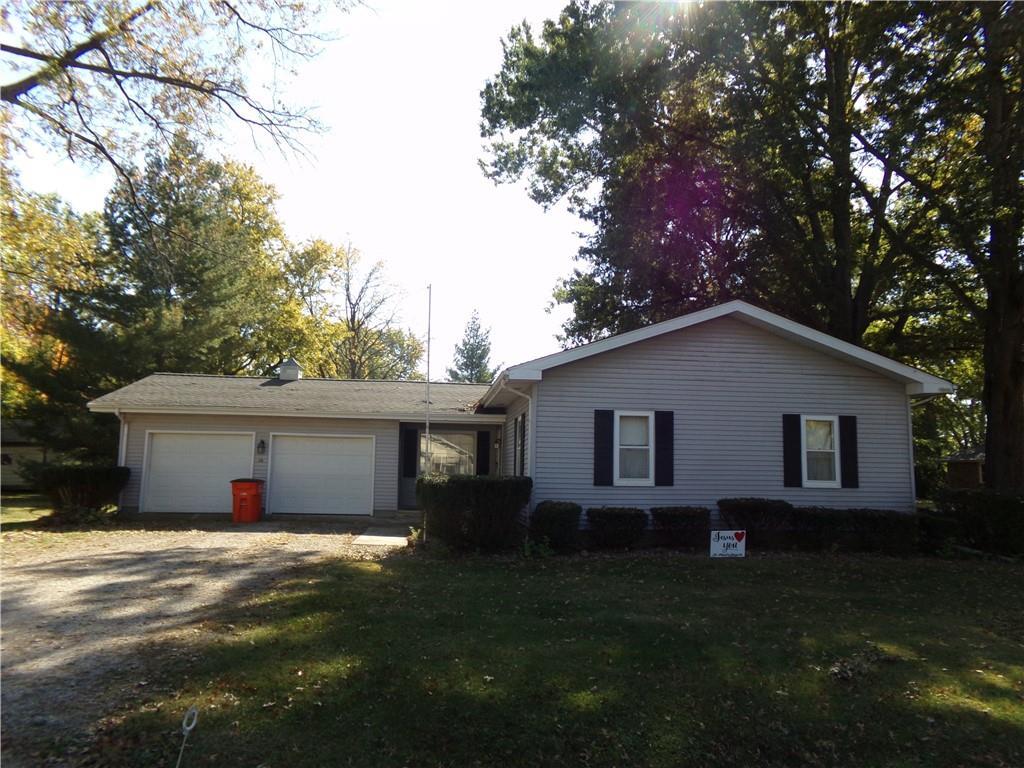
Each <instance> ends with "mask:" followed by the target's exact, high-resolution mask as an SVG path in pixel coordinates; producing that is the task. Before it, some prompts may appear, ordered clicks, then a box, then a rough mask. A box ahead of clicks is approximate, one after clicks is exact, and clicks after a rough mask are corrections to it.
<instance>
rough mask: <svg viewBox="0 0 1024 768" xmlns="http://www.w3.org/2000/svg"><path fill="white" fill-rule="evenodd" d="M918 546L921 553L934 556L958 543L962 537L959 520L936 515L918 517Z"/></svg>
mask: <svg viewBox="0 0 1024 768" xmlns="http://www.w3.org/2000/svg"><path fill="white" fill-rule="evenodd" d="M917 526H918V530H919V535H920V539H919V544H920V547H921V551H922V552H924V553H926V554H929V555H934V554H936V553H938V552H942V551H943V550H945V549H946V548H947V547H949V546H950V545H952V544H955V543H956V542H958V541H960V539H961V538H962V536H963V533H962V528H961V525H960V521H959V520H955V519H953V518H952V517H939V516H938V515H923V514H922V515H918V516H917Z"/></svg>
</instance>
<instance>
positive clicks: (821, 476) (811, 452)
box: [800, 416, 839, 488]
mask: <svg viewBox="0 0 1024 768" xmlns="http://www.w3.org/2000/svg"><path fill="white" fill-rule="evenodd" d="M800 421H801V435H802V437H801V442H802V446H801V448H802V451H801V453H802V457H803V473H804V477H803V481H804V482H803V484H804V487H805V488H838V487H839V417H837V416H801V418H800Z"/></svg>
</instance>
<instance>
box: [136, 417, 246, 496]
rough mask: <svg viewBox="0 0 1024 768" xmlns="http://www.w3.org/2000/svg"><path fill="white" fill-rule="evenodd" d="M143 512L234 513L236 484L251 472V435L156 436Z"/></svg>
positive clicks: (151, 445)
mask: <svg viewBox="0 0 1024 768" xmlns="http://www.w3.org/2000/svg"><path fill="white" fill-rule="evenodd" d="M148 456H149V458H148V461H147V462H146V463H147V464H148V468H147V472H146V477H145V480H144V484H145V486H146V487H145V490H144V492H143V493H144V495H143V500H142V511H143V512H191V513H230V512H231V481H232V480H234V479H236V478H239V477H249V476H250V475H251V474H252V435H204V434H196V433H189V434H177V433H172V432H155V433H153V434H151V435H150V436H149V452H148Z"/></svg>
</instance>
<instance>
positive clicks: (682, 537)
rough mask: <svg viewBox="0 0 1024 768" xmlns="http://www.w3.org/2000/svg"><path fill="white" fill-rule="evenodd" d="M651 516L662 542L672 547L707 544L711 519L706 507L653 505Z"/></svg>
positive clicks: (693, 546) (702, 545)
mask: <svg viewBox="0 0 1024 768" xmlns="http://www.w3.org/2000/svg"><path fill="white" fill-rule="evenodd" d="M651 517H652V518H653V520H654V529H655V530H656V531H657V532H658V534H659V538H660V539H661V540H662V543H664V544H666V545H668V546H672V547H687V548H699V547H704V546H707V543H708V530H709V528H710V522H709V521H710V519H711V510H710V509H708V508H707V507H654V508H652V509H651Z"/></svg>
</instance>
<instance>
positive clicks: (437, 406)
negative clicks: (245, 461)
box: [89, 373, 487, 421]
mask: <svg viewBox="0 0 1024 768" xmlns="http://www.w3.org/2000/svg"><path fill="white" fill-rule="evenodd" d="M486 391H487V385H486V384H441V383H431V385H430V413H431V418H434V419H437V420H438V421H441V420H444V419H445V418H452V419H455V420H459V419H460V417H461V418H463V419H465V418H468V417H472V418H474V419H478V418H480V416H477V415H476V414H475V413H474V410H475V406H476V404H477V402H478V401H479V400H480V398H481V397H482V396H483V394H484V393H485V392H486ZM89 409H90V410H91V411H95V412H98V413H114V412H117V411H125V412H132V411H135V412H180V413H223V414H231V413H246V414H249V413H259V414H266V415H271V414H273V415H279V416H289V415H295V416H333V417H339V416H347V417H356V418H384V419H403V420H422V418H423V415H424V411H425V410H426V384H425V383H424V382H422V381H364V380H349V379H305V378H304V379H298V380H295V381H283V380H281V379H277V378H254V377H249V376H204V375H198V374H184V373H154V374H152V375H151V376H147V377H146V378H144V379H140V380H139V381H136V382H134V383H132V384H129V385H127V386H125V387H121V389H118V390H115V391H113V392H111V393H109V394H107V395H104V396H103V397H100V398H97V399H96V400H93V401H92V402H90V403H89Z"/></svg>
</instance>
